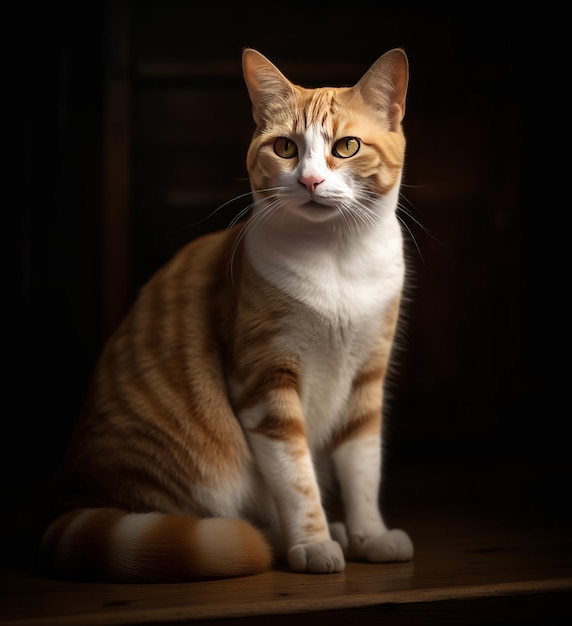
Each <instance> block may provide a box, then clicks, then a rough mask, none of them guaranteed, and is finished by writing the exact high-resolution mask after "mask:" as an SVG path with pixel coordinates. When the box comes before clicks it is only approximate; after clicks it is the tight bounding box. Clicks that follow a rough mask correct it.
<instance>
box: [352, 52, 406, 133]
mask: <svg viewBox="0 0 572 626" xmlns="http://www.w3.org/2000/svg"><path fill="white" fill-rule="evenodd" d="M408 81H409V63H408V61H407V55H406V54H405V52H404V51H403V50H402V49H401V48H394V49H393V50H390V51H389V52H386V53H385V54H384V55H383V56H381V57H380V58H379V59H378V60H377V61H376V62H375V63H374V64H373V65H372V66H371V67H370V68H369V70H368V71H367V72H366V73H365V74H364V75H363V77H362V78H361V80H360V81H359V82H358V83H357V85H356V86H355V87H354V89H356V90H358V91H359V93H360V95H361V97H362V98H363V99H364V101H365V102H366V103H367V104H368V105H369V106H372V107H374V108H375V109H378V110H382V111H384V112H385V113H386V114H387V115H388V116H389V120H390V125H391V127H392V129H394V128H395V127H396V126H397V125H398V124H399V123H400V122H401V120H402V119H403V116H404V115H405V98H406V95H407V83H408Z"/></svg>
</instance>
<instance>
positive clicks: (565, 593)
mask: <svg viewBox="0 0 572 626" xmlns="http://www.w3.org/2000/svg"><path fill="white" fill-rule="evenodd" d="M454 473H455V472H451V471H450V470H447V469H446V468H444V469H443V470H442V473H441V476H440V478H439V477H437V478H436V477H435V476H433V477H431V478H428V477H427V476H423V477H422V476H419V475H416V474H415V470H414V471H410V472H409V473H408V474H407V477H406V478H405V479H404V478H403V475H402V476H401V479H400V481H401V482H400V484H401V485H405V488H404V491H403V495H404V496H405V497H404V498H402V500H401V501H399V499H396V498H393V499H392V498H389V504H388V508H389V510H388V514H387V515H386V516H387V517H388V519H389V521H390V522H391V523H392V525H395V526H400V527H403V528H406V529H407V530H408V531H409V532H410V534H411V536H412V538H413V541H414V544H415V547H416V553H415V557H414V559H413V561H411V562H409V563H399V564H386V565H372V564H364V563H350V564H348V565H347V568H346V570H345V571H344V572H343V573H340V574H333V575H305V574H294V573H291V572H289V571H287V570H286V569H285V568H277V569H274V570H272V571H270V572H268V573H265V574H262V575H258V576H251V577H245V578H237V579H229V580H215V581H206V582H196V583H187V584H163V585H114V584H94V583H79V582H66V581H58V580H50V579H47V578H44V577H42V576H40V575H38V574H37V573H36V572H35V570H34V561H33V550H32V549H31V548H30V546H24V547H23V548H22V550H21V551H20V550H19V549H18V548H17V545H18V543H17V542H18V541H22V540H23V538H20V539H18V538H12V540H11V538H10V537H6V536H4V537H3V539H4V542H5V544H6V545H7V546H9V545H11V547H12V549H11V550H9V551H8V552H9V553H10V554H11V555H12V556H11V558H10V559H8V561H9V562H8V563H7V564H6V565H4V566H3V568H2V571H1V573H0V586H1V587H0V624H2V625H3V626H8V625H18V626H31V625H38V626H40V625H41V626H48V625H50V626H52V625H53V626H69V625H74V626H75V625H81V626H91V625H103V624H105V625H109V624H115V625H117V624H163V625H165V624H185V623H189V624H195V625H196V624H200V623H208V624H211V625H212V626H215V625H216V624H223V623H224V624H226V623H233V624H266V623H269V624H273V625H282V624H300V625H302V624H310V623H312V624H314V623H317V621H319V623H324V624H334V625H336V624H344V625H345V626H347V625H348V623H352V624H353V623H355V624H359V626H363V624H374V623H375V624H382V625H383V626H385V625H394V624H406V625H407V626H415V625H416V624H496V625H500V624H518V625H519V626H521V625H522V624H527V625H531V624H534V625H538V626H545V625H550V626H555V625H558V626H560V624H565V623H566V624H569V623H572V532H571V528H570V519H569V518H567V517H566V516H565V515H562V514H561V511H560V510H558V511H556V512H555V511H547V510H546V509H545V508H544V509H543V508H542V507H538V506H530V503H527V502H520V505H519V506H516V504H515V503H514V502H513V501H512V499H511V498H510V497H507V498H506V500H505V501H504V502H503V499H502V497H501V498H499V497H498V496H499V494H498V493H497V494H496V496H495V497H494V498H489V499H487V498H486V497H485V498H483V497H479V498H472V497H470V498H468V497H466V496H467V493H464V494H463V497H453V493H452V485H453V484H454V478H453V477H452V474H454ZM477 473H479V472H473V474H471V476H472V477H473V478H474V476H475V475H476V474H477ZM479 474H480V475H481V476H482V475H483V473H482V472H481V473H479ZM493 475H494V472H493ZM447 476H448V477H449V478H447ZM471 476H469V478H465V479H464V480H471ZM408 481H409V482H408ZM447 481H448V482H447ZM483 483H484V484H483ZM429 484H432V485H436V484H441V485H442V486H443V487H445V488H446V489H445V491H444V492H442V493H441V495H440V496H438V497H433V496H430V495H429V494H430V493H431V492H429V494H428V493H427V486H428V485H429ZM468 484H470V483H468ZM479 484H480V488H479V493H481V495H482V493H484V491H487V479H486V478H484V479H482V482H481V483H479ZM501 484H502V481H501ZM408 489H409V491H408ZM412 492H415V493H416V495H417V496H418V497H417V498H416V499H415V500H409V496H410V495H411V493H412ZM465 492H468V493H469V494H471V495H475V492H474V491H472V490H471V489H465ZM457 495H458V494H457ZM501 495H502V494H501ZM563 495H564V494H563ZM18 555H20V556H18ZM22 555H23V556H22ZM348 620H349V622H348Z"/></svg>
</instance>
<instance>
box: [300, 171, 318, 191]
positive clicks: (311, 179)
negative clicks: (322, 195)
mask: <svg viewBox="0 0 572 626" xmlns="http://www.w3.org/2000/svg"><path fill="white" fill-rule="evenodd" d="M298 182H299V183H300V184H301V185H304V187H306V189H307V190H308V192H309V193H311V194H312V193H314V191H316V187H317V186H318V185H320V184H321V183H323V182H324V179H323V178H320V177H318V176H314V175H312V174H311V175H310V176H300V178H299V179H298Z"/></svg>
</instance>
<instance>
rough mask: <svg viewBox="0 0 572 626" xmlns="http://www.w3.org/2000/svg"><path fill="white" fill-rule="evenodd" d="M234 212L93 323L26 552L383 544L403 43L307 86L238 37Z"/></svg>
mask: <svg viewBox="0 0 572 626" xmlns="http://www.w3.org/2000/svg"><path fill="white" fill-rule="evenodd" d="M243 71H244V78H245V81H246V86H247V88H248V93H249V95H250V99H251V101H252V111H253V117H254V121H255V123H256V130H255V132H254V135H253V138H252V142H251V145H250V148H249V150H248V155H247V168H248V172H249V177H250V183H251V188H252V195H253V204H252V207H251V208H252V211H251V214H250V216H249V217H248V218H247V219H245V220H243V221H239V220H237V221H236V223H235V224H234V225H232V226H231V227H229V229H227V230H225V231H222V232H216V233H211V234H208V235H205V236H203V237H201V238H199V239H197V240H195V241H192V242H191V243H189V244H188V245H187V246H186V247H185V248H183V249H182V250H181V251H180V252H179V253H178V254H177V255H176V256H175V257H174V258H173V259H172V260H171V261H170V262H169V263H168V264H167V265H166V266H165V267H163V268H162V269H160V270H159V271H158V272H157V273H156V274H155V275H154V276H153V277H152V278H151V280H150V281H149V283H148V284H147V285H146V286H145V287H144V288H143V289H142V290H141V293H140V294H139V297H138V299H137V300H136V302H135V303H134V305H133V307H132V308H131V310H130V312H129V313H128V315H127V316H126V319H125V320H124V321H123V323H122V324H121V325H120V326H119V328H118V329H117V331H116V332H115V333H114V335H113V336H112V337H111V338H110V339H109V341H108V342H107V344H106V346H105V347H104V350H103V352H102V355H101V357H100V360H99V362H98V364H97V367H96V370H95V372H94V375H93V378H92V381H91V384H90V388H89V391H88V394H87V398H86V401H85V406H84V410H83V413H82V416H81V419H80V420H79V422H78V425H77V428H76V430H75V432H74V435H73V437H72V441H71V442H70V446H69V449H68V452H67V455H66V457H65V459H64V462H63V464H62V468H61V472H60V473H59V476H58V483H57V494H56V496H55V499H54V514H53V517H52V518H51V522H50V524H49V525H48V527H47V529H46V532H45V535H44V537H43V542H42V557H43V561H44V563H45V565H46V566H47V567H48V568H49V571H51V572H52V573H53V574H54V575H58V576H65V577H82V578H86V577H87V578H96V579H100V580H109V581H118V582H122V581H123V582H145V581H149V582H153V581H156V582H162V581H184V580H192V579H197V578H203V577H215V576H216V577H224V576H238V575H247V574H254V573H258V572H262V571H264V570H266V569H268V568H269V567H270V566H271V564H272V562H273V561H278V560H285V561H286V562H287V563H288V564H289V566H290V568H291V569H292V570H294V571H296V572H312V573H330V572H340V571H342V570H343V569H344V566H345V561H346V559H348V560H359V561H372V562H386V561H403V560H408V559H411V558H412V555H413V545H412V543H411V541H410V539H409V537H408V535H407V534H406V533H405V532H404V531H402V530H397V529H393V530H389V529H388V528H387V527H386V525H385V523H384V521H383V518H382V515H381V513H380V506H379V489H380V480H381V470H382V412H383V392H384V385H385V378H386V373H387V370H388V366H389V363H390V357H391V355H392V346H393V340H394V335H395V331H396V326H397V323H398V317H399V311H400V302H401V296H402V290H403V286H404V274H405V264H404V258H403V248H402V233H401V228H400V224H399V221H398V219H397V216H396V210H397V203H398V196H399V189H400V184H401V175H402V168H403V162H404V152H405V138H404V134H403V131H402V126H401V121H402V118H403V115H404V112H405V99H406V91H407V83H408V61H407V57H406V55H405V53H404V52H403V50H401V49H394V50H391V51H389V52H387V53H386V54H384V55H383V56H382V57H381V58H379V59H378V60H377V61H376V62H375V63H374V64H373V65H372V66H371V68H370V69H369V70H368V71H367V73H366V74H365V75H364V76H363V77H362V78H361V80H359V82H357V84H356V85H355V86H353V87H343V88H330V87H324V88H318V89H306V88H302V87H300V86H297V85H295V84H293V83H291V82H290V81H289V80H288V79H287V78H286V77H285V76H284V75H283V74H282V73H281V72H280V71H279V70H278V69H277V68H276V67H275V66H274V65H273V64H272V63H271V62H270V61H269V60H268V59H266V58H265V57H264V56H263V55H262V54H260V53H259V52H257V51H255V50H253V49H246V50H244V52H243Z"/></svg>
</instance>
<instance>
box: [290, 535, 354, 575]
mask: <svg viewBox="0 0 572 626" xmlns="http://www.w3.org/2000/svg"><path fill="white" fill-rule="evenodd" d="M288 563H289V565H290V567H291V568H292V569H293V570H294V571H295V572H307V573H308V574H333V573H334V572H341V571H343V569H344V567H345V565H346V563H345V560H344V555H343V552H342V549H341V548H340V544H339V543H337V542H336V541H322V542H321V543H305V544H300V545H297V546H294V547H292V548H290V551H289V552H288Z"/></svg>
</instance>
